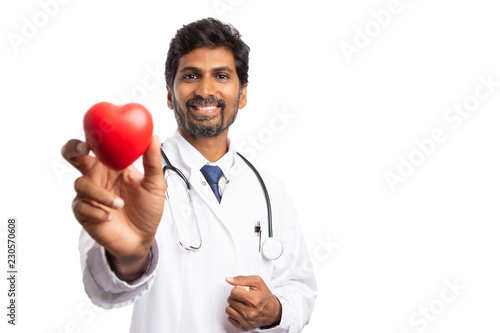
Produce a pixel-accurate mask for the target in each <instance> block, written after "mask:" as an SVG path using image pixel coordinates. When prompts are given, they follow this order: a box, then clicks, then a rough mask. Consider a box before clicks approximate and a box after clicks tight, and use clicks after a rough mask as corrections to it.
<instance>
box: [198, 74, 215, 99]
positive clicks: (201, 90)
mask: <svg viewBox="0 0 500 333" xmlns="http://www.w3.org/2000/svg"><path fill="white" fill-rule="evenodd" d="M215 91H216V89H215V84H214V82H213V80H212V78H211V77H203V78H202V79H201V80H199V81H198V86H197V87H196V90H195V94H196V95H198V96H201V97H203V98H208V97H209V96H215Z"/></svg>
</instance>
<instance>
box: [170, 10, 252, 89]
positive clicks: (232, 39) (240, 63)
mask: <svg viewBox="0 0 500 333" xmlns="http://www.w3.org/2000/svg"><path fill="white" fill-rule="evenodd" d="M221 46H222V47H225V48H226V49H227V50H229V51H231V52H232V54H233V56H234V66H235V67H236V73H237V74H238V79H239V81H240V87H242V86H243V85H245V84H247V83H248V55H249V53H250V48H249V47H248V45H247V44H245V42H244V41H243V40H242V39H241V35H240V33H239V32H238V30H236V29H235V28H234V27H233V26H232V25H230V24H224V23H222V22H221V21H219V20H217V19H214V18H206V19H202V20H198V21H195V22H192V23H190V24H187V25H184V26H183V27H182V28H181V29H179V30H177V34H176V35H175V37H174V38H172V40H171V42H170V48H169V50H168V53H167V61H166V63H165V79H166V81H167V85H169V86H170V87H171V88H173V87H174V78H175V73H176V72H177V67H178V66H179V59H180V58H181V57H182V56H184V55H186V54H188V53H189V52H191V51H193V50H194V49H196V48H198V47H208V48H216V47H221Z"/></svg>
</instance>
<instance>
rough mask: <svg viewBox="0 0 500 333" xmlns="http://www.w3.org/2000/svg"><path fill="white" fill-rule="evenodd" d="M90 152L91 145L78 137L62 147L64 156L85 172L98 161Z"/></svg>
mask: <svg viewBox="0 0 500 333" xmlns="http://www.w3.org/2000/svg"><path fill="white" fill-rule="evenodd" d="M89 152H90V147H89V145H88V144H87V143H86V142H84V141H80V140H77V139H71V140H69V141H68V142H67V143H66V144H65V145H64V146H63V147H62V148H61V155H62V156H63V158H64V159H65V160H66V161H68V162H69V163H70V164H71V165H72V166H74V167H75V168H76V169H77V170H78V171H80V172H81V173H83V174H85V173H87V171H88V170H89V169H90V168H91V167H92V166H93V165H94V164H95V163H96V159H95V157H92V156H89Z"/></svg>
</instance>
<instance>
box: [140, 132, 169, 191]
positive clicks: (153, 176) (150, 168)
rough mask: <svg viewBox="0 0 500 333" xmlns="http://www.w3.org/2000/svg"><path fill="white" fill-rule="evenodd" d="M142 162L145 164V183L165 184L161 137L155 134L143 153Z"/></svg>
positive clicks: (152, 184) (151, 184) (153, 184)
mask: <svg viewBox="0 0 500 333" xmlns="http://www.w3.org/2000/svg"><path fill="white" fill-rule="evenodd" d="M142 163H143V165H144V180H143V182H144V184H145V185H146V187H147V186H148V185H149V186H153V187H155V186H158V184H161V185H162V186H163V185H164V184H165V181H164V179H163V169H162V162H161V153H160V138H159V137H158V136H157V135H155V136H154V137H153V138H152V140H151V143H150V144H149V147H148V149H147V150H146V152H145V153H144V155H143V158H142Z"/></svg>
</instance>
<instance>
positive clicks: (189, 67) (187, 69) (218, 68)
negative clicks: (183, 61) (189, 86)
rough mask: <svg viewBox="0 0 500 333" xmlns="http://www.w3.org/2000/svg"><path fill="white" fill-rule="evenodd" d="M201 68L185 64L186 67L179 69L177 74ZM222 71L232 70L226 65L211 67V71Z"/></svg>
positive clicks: (199, 70) (196, 70)
mask: <svg viewBox="0 0 500 333" xmlns="http://www.w3.org/2000/svg"><path fill="white" fill-rule="evenodd" d="M201 71H202V70H201V68H199V67H194V66H187V67H184V68H183V69H181V70H180V71H179V74H182V73H185V72H201ZM223 71H226V72H230V73H232V72H233V70H232V69H231V68H230V67H228V66H221V67H215V68H212V70H211V72H212V73H213V72H223Z"/></svg>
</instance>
